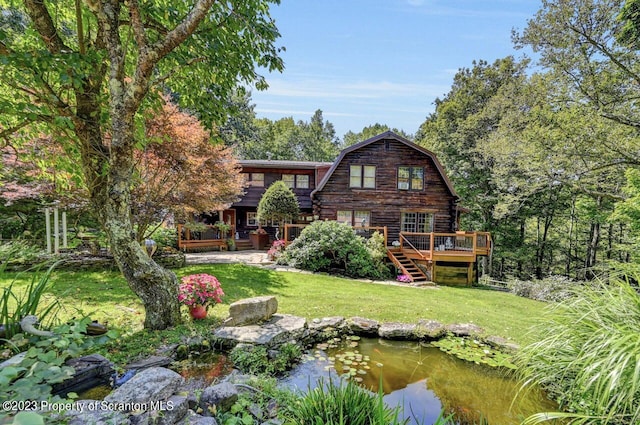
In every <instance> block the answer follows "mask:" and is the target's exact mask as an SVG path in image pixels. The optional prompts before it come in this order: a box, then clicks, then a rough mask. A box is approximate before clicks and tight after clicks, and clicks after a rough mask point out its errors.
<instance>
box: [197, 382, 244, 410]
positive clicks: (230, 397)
mask: <svg viewBox="0 0 640 425" xmlns="http://www.w3.org/2000/svg"><path fill="white" fill-rule="evenodd" d="M236 401H238V390H237V389H236V386H235V385H233V384H232V383H231V382H223V383H221V384H216V385H211V386H209V387H207V388H205V389H204V391H202V395H201V396H200V407H201V408H202V411H203V412H205V414H207V413H206V412H227V411H229V409H231V406H233V404H234V403H235V402H236Z"/></svg>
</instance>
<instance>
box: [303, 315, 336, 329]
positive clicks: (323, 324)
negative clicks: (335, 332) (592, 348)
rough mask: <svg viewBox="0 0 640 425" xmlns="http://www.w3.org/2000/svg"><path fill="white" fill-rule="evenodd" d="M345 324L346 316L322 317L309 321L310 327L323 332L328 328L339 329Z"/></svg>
mask: <svg viewBox="0 0 640 425" xmlns="http://www.w3.org/2000/svg"><path fill="white" fill-rule="evenodd" d="M343 324H344V317H342V316H333V317H323V318H322V319H313V320H312V321H311V323H309V329H310V330H312V331H318V332H321V331H324V330H326V329H327V328H332V329H339V328H340V327H342V325H343Z"/></svg>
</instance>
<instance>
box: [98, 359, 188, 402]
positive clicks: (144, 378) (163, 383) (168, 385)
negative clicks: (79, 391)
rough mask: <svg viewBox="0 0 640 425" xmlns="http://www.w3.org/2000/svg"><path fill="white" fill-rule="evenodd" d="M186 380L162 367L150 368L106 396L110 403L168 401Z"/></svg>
mask: <svg viewBox="0 0 640 425" xmlns="http://www.w3.org/2000/svg"><path fill="white" fill-rule="evenodd" d="M183 381H184V379H183V378H182V376H180V375H179V374H177V373H176V372H174V371H172V370H169V369H165V368H162V367H150V368H148V369H145V370H143V371H141V372H140V373H138V374H137V375H136V376H134V377H133V378H131V379H130V380H129V381H127V382H125V383H124V384H123V385H122V386H121V387H120V388H117V389H116V390H114V391H113V392H112V393H111V394H109V395H108V396H106V397H105V398H104V400H105V401H106V402H109V403H149V402H152V401H160V400H166V399H168V398H169V397H170V396H171V395H172V394H173V393H174V392H175V391H176V390H177V389H178V387H179V386H180V385H182V383H183Z"/></svg>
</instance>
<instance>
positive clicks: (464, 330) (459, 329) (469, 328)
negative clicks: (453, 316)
mask: <svg viewBox="0 0 640 425" xmlns="http://www.w3.org/2000/svg"><path fill="white" fill-rule="evenodd" d="M446 329H447V331H449V332H451V333H452V334H454V335H455V336H477V335H481V334H483V333H484V329H482V328H481V327H480V326H478V325H474V324H473V323H454V324H453V325H447V326H446Z"/></svg>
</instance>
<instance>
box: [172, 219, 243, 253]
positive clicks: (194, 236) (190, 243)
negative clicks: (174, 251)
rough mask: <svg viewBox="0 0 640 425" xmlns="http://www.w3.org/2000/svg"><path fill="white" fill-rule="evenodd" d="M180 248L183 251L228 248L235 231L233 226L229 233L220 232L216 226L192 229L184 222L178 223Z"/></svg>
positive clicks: (221, 249) (224, 249)
mask: <svg viewBox="0 0 640 425" xmlns="http://www.w3.org/2000/svg"><path fill="white" fill-rule="evenodd" d="M177 227H178V249H179V250H181V251H185V252H188V251H199V250H205V249H217V250H220V251H226V250H227V240H228V239H229V235H233V234H234V233H235V229H234V228H231V230H230V231H229V233H228V234H227V233H225V232H220V231H219V230H218V229H217V228H216V227H215V226H207V228H206V230H203V231H197V232H196V231H191V230H189V229H188V228H187V227H185V226H184V225H183V224H178V225H177Z"/></svg>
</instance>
